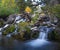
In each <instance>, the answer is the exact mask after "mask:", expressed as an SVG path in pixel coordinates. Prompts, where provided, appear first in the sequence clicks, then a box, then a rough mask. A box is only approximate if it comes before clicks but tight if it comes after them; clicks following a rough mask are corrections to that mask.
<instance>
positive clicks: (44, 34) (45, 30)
mask: <svg viewBox="0 0 60 50" xmlns="http://www.w3.org/2000/svg"><path fill="white" fill-rule="evenodd" d="M52 30H53V27H47V26H42V27H40V33H39V37H38V38H39V39H47V35H48V33H50V32H51V31H52Z"/></svg>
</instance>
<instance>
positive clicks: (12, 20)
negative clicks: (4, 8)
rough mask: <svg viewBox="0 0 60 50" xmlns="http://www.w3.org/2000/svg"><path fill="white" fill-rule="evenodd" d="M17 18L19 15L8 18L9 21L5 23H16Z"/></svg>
mask: <svg viewBox="0 0 60 50" xmlns="http://www.w3.org/2000/svg"><path fill="white" fill-rule="evenodd" d="M16 17H17V14H12V15H9V16H8V20H7V21H6V22H5V24H11V23H14V21H15V18H16Z"/></svg>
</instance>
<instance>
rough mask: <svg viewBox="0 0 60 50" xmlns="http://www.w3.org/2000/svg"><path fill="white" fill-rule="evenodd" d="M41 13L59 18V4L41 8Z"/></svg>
mask: <svg viewBox="0 0 60 50" xmlns="http://www.w3.org/2000/svg"><path fill="white" fill-rule="evenodd" d="M42 10H43V11H46V13H47V14H48V13H50V15H51V14H53V15H54V16H57V17H60V4H58V5H55V6H45V7H42Z"/></svg>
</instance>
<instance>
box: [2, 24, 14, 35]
mask: <svg viewBox="0 0 60 50" xmlns="http://www.w3.org/2000/svg"><path fill="white" fill-rule="evenodd" d="M14 30H15V26H14V25H11V26H9V27H8V28H6V30H4V31H3V35H6V34H8V33H12V32H13V31H14Z"/></svg>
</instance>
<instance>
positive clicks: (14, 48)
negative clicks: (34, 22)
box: [0, 26, 60, 50]
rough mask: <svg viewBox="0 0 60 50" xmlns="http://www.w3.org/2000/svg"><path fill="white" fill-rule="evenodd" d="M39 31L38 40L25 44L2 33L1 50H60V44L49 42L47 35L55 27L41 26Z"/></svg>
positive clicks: (0, 37)
mask: <svg viewBox="0 0 60 50" xmlns="http://www.w3.org/2000/svg"><path fill="white" fill-rule="evenodd" d="M39 29H40V33H39V36H38V38H37V39H34V40H28V41H24V42H22V41H18V40H13V39H12V38H8V37H6V36H3V35H1V32H0V50H60V43H58V42H51V41H47V34H48V33H49V32H51V31H52V30H53V27H47V26H41V27H40V28H39ZM9 36H10V35H9Z"/></svg>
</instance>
